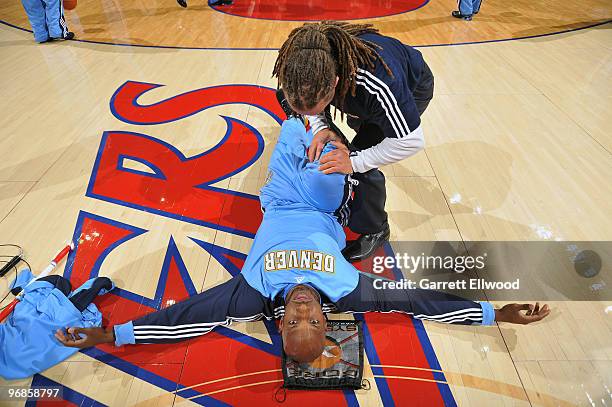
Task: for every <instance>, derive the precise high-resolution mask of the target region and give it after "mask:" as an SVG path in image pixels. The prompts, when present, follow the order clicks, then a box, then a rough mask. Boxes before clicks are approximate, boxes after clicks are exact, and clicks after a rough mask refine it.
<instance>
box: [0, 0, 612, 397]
mask: <svg viewBox="0 0 612 407" xmlns="http://www.w3.org/2000/svg"><path fill="white" fill-rule="evenodd" d="M587 3H588V6H587V5H586V4H587ZM453 5H454V3H453V2H451V1H443V2H434V1H432V2H431V3H430V4H428V5H426V6H425V7H423V8H421V9H419V10H417V11H414V12H411V13H409V14H405V15H398V16H392V17H385V18H381V19H377V20H375V22H376V24H377V25H378V26H380V28H381V29H382V30H383V31H384V32H386V33H388V34H394V35H397V36H399V37H400V38H402V39H403V40H404V41H406V42H409V43H415V44H434V43H446V42H463V41H482V40H491V39H500V38H512V37H520V36H529V35H537V34H543V33H549V32H552V31H560V30H566V29H569V28H577V27H581V26H585V25H590V24H593V23H597V22H600V21H602V20H605V19H606V18H609V17H610V5H611V4H610V2H609V1H600V2H597V1H592V0H589V1H588V2H563V3H562V4H558V3H553V2H544V1H539V2H528V1H516V2H512V5H509V4H508V3H507V2H501V1H495V0H491V1H486V2H485V4H484V5H483V10H482V13H481V14H479V15H478V18H477V19H476V20H475V21H473V22H471V23H465V22H462V21H454V20H452V19H451V18H450V17H448V13H449V12H450V10H452V9H453ZM0 18H1V19H2V20H4V21H7V22H9V23H11V24H14V25H17V26H26V25H27V23H26V20H25V18H24V15H23V10H21V8H20V5H19V3H10V4H9V3H8V2H4V3H3V4H2V5H0ZM69 21H70V24H71V27H72V29H74V30H75V31H76V33H77V35H78V36H79V37H80V38H84V39H90V40H95V41H102V42H109V43H115V42H117V43H133V44H145V45H173V46H183V47H246V48H251V47H264V48H266V47H272V48H274V47H277V46H278V45H279V44H280V42H281V40H282V38H283V35H285V34H286V32H287V31H288V30H289V29H290V27H292V26H295V24H296V23H285V22H280V23H274V22H271V21H265V20H251V19H245V18H241V17H233V16H228V15H226V14H222V13H219V12H216V11H213V10H211V9H209V8H208V7H206V6H204V5H203V4H202V3H201V2H200V3H194V4H192V5H191V6H190V7H189V8H188V9H187V10H183V9H180V8H178V6H176V4H174V2H172V1H170V0H168V1H167V2H164V3H161V2H149V3H147V2H136V1H134V2H127V1H125V2H124V1H122V2H119V1H104V2H93V1H89V0H82V1H81V2H80V3H79V6H78V8H77V9H76V11H75V12H71V13H69ZM178 27H182V28H178ZM272 27H274V29H272ZM611 28H612V27H611V26H610V24H608V25H602V26H598V27H595V28H591V29H586V30H580V31H574V32H570V33H566V34H559V35H554V36H549V37H545V38H535V39H526V40H518V41H510V42H501V43H489V44H473V45H464V46H460V47H434V48H422V49H421V50H422V52H423V54H424V56H425V58H426V59H427V61H428V63H429V65H430V66H431V69H432V71H433V72H434V74H435V76H436V95H435V98H434V100H433V101H432V103H431V105H430V107H429V109H428V110H427V112H426V113H425V115H424V118H423V123H424V129H425V134H426V136H425V137H426V144H427V145H426V149H425V152H422V153H420V154H418V155H416V156H415V157H413V158H411V159H409V160H406V161H405V162H403V163H401V164H396V165H393V166H390V167H387V168H386V169H385V173H386V175H387V178H388V191H389V197H388V210H389V213H390V223H391V229H392V232H393V236H392V238H393V239H395V240H415V241H419V240H423V241H429V240H463V241H471V240H524V241H539V240H559V241H571V240H585V241H610V240H612V217H611V216H610V213H611V206H610V202H612V182H610V180H612V122H611V121H610V117H612V97H611V95H612V76H611V72H612V30H611ZM275 55H276V52H275V51H274V50H190V49H163V48H137V47H117V46H110V45H102V44H91V43H82V42H63V43H59V42H57V43H50V44H43V45H37V44H35V43H34V42H33V40H32V35H31V34H30V33H28V32H24V31H21V30H18V29H15V28H12V27H8V26H6V25H0V75H1V76H2V78H3V80H2V87H0V111H1V112H2V115H0V153H1V154H2V159H1V160H0V240H2V241H3V242H15V243H19V244H21V245H23V246H24V247H25V248H26V254H27V256H28V259H29V261H30V263H31V264H32V266H33V267H34V269H35V270H40V269H41V268H42V267H44V265H45V264H46V263H47V262H48V260H49V258H50V256H51V255H52V253H53V252H54V250H55V249H56V247H57V245H58V242H62V241H64V240H66V239H67V238H68V237H70V236H71V235H72V233H73V231H74V229H75V221H76V219H77V217H78V214H79V212H80V211H86V212H89V213H95V214H97V215H99V216H103V217H105V218H109V219H116V220H119V221H121V222H124V223H127V224H130V225H134V226H137V227H140V228H143V229H147V230H150V231H151V232H150V233H148V234H146V235H143V237H142V239H134V240H130V241H128V242H126V243H125V244H123V245H121V246H120V247H119V248H118V249H117V250H114V251H113V252H112V253H111V254H110V255H109V257H107V258H106V260H105V261H104V263H103V264H102V265H101V269H100V274H101V275H108V276H111V277H112V278H113V279H114V280H115V282H116V283H117V284H118V285H119V286H121V287H122V288H125V289H127V290H130V291H131V292H133V293H136V294H138V295H142V296H145V297H148V298H152V297H153V296H154V294H155V290H156V283H157V281H158V277H159V275H158V274H159V269H160V264H161V263H163V261H164V256H165V253H166V251H165V250H166V247H167V244H168V239H169V236H173V238H174V239H175V241H176V245H177V246H178V248H179V250H180V252H181V254H182V255H183V260H184V262H185V265H186V268H187V270H189V274H190V278H191V280H192V281H193V284H194V286H195V288H196V289H198V290H201V289H205V288H208V287H211V286H214V285H216V284H218V283H219V282H222V281H224V280H226V279H227V278H228V277H229V275H228V274H227V272H226V271H225V269H224V268H223V266H222V265H221V264H220V263H219V261H218V260H217V259H215V258H213V257H212V256H210V255H209V254H208V253H207V252H204V251H202V250H195V249H196V245H195V244H194V243H193V241H192V240H190V238H193V237H195V238H198V239H200V240H204V241H209V242H214V243H215V244H217V245H219V246H222V247H227V248H231V249H232V250H236V251H240V252H246V251H248V248H249V247H250V243H251V239H249V238H247V237H242V236H238V235H236V234H232V233H227V232H225V231H221V230H214V229H210V228H207V227H202V226H197V225H193V224H189V223H184V222H180V221H178V220H174V219H170V218H162V217H159V216H156V215H155V214H152V213H148V212H144V211H138V210H135V209H131V208H126V207H122V206H119V205H115V204H113V203H110V202H103V201H100V200H96V199H92V198H89V197H86V189H87V184H88V181H89V179H90V175H91V172H92V166H93V163H94V162H95V159H96V155H97V153H98V148H99V146H100V140H101V137H102V134H103V132H105V131H111V130H119V131H121V130H125V131H136V132H141V133H146V134H148V135H150V136H153V137H156V138H159V139H161V140H164V141H165V142H168V143H170V144H172V145H174V146H176V147H177V148H178V149H180V150H181V152H182V153H183V154H185V155H186V156H191V155H195V154H199V153H201V152H202V151H204V150H206V149H208V148H211V147H212V146H214V145H215V144H216V143H217V142H218V141H219V140H220V138H221V137H222V136H223V134H224V132H225V126H226V123H225V121H224V120H223V119H222V118H221V117H220V115H226V116H230V117H234V118H237V119H239V120H242V121H245V122H248V123H249V124H250V125H251V126H253V127H254V128H256V129H258V130H259V131H260V132H261V134H262V136H263V138H264V140H265V142H266V146H265V149H264V152H263V155H262V157H261V158H260V160H259V161H258V162H257V163H255V164H254V165H253V166H251V167H250V168H249V169H248V170H246V171H244V172H241V173H238V174H236V175H234V176H232V177H231V178H229V179H226V180H223V181H221V182H219V183H218V184H216V186H219V187H222V188H229V189H232V190H236V191H240V192H245V193H251V194H256V193H257V191H258V189H259V188H260V187H261V185H262V184H263V183H264V180H265V171H264V170H263V169H264V168H265V166H266V164H267V160H268V159H269V156H270V152H271V148H270V146H272V145H273V142H274V141H275V138H276V135H277V132H278V125H277V123H276V122H275V121H274V120H272V119H271V118H270V116H269V115H267V114H265V113H264V112H262V111H261V110H259V109H256V108H253V107H249V106H247V105H226V106H220V107H215V108H211V109H209V110H207V111H205V112H202V113H200V114H198V115H194V116H192V117H190V118H189V119H188V120H181V121H176V122H169V123H164V124H161V125H158V126H134V125H130V124H126V123H123V122H120V121H118V120H117V119H116V118H115V117H114V116H113V114H112V112H111V111H110V109H109V100H110V99H111V97H112V95H113V93H114V92H115V91H116V90H117V88H118V87H119V86H121V85H122V84H123V83H124V82H125V81H128V80H132V81H141V82H149V83H156V84H163V85H165V86H163V87H160V88H158V89H155V90H154V91H152V92H151V94H147V95H146V96H144V97H143V100H142V103H144V104H146V103H153V102H155V101H158V100H162V99H165V98H169V97H172V96H175V95H177V94H179V93H183V92H188V91H191V90H194V89H200V88H203V87H207V86H215V85H225V84H233V83H247V84H257V85H264V86H270V87H274V86H275V82H274V81H273V79H271V78H270V72H271V69H272V65H273V62H274V59H275ZM606 267H607V268H604V269H602V271H601V275H602V276H603V277H602V280H606V279H608V280H606V281H609V276H610V273H611V271H610V268H609V264H608V265H606ZM5 280H6V279H2V280H0V294H1V295H4V293H5V290H6V289H7V288H8V287H7V284H8V282H7V281H5ZM597 282H599V280H597V281H595V282H594V283H597ZM607 289H608V290H609V287H608V288H607ZM1 305H3V304H0V306H1ZM551 305H552V307H553V313H552V315H551V317H550V318H549V319H548V320H547V321H545V322H542V323H539V324H536V325H533V326H526V327H522V326H508V325H504V324H501V325H499V326H496V327H489V328H487V327H481V328H478V327H476V328H475V327H457V326H444V325H435V324H429V323H428V324H426V329H427V333H428V335H429V338H430V340H431V343H432V346H433V350H434V351H435V353H436V355H437V357H438V360H439V361H440V365H441V370H442V371H443V372H444V374H445V378H446V381H447V383H448V385H449V386H450V389H451V391H452V395H453V398H454V400H455V401H456V402H457V404H458V405H459V406H500V405H504V406H573V405H585V406H587V405H588V406H592V405H596V406H600V405H601V406H604V405H609V404H610V402H611V401H610V389H612V308H611V307H612V302H610V301H599V302H564V301H558V302H554V303H552V304H551ZM233 329H235V330H236V331H238V332H241V333H243V334H245V335H249V336H251V337H253V338H258V339H260V340H262V341H269V336H268V334H267V331H266V330H265V329H264V327H263V325H261V324H250V325H246V324H237V325H235V326H234V327H233ZM211 342H212V341H211ZM389 342H390V343H391V342H392V341H391V339H390V340H389ZM203 363H205V362H203ZM371 365H375V363H374V362H372V361H369V360H368V361H367V365H366V370H365V377H367V378H370V379H371V382H372V383H376V382H375V381H374V380H373V379H374V377H375V374H374V373H373V369H374V368H376V366H371ZM203 366H205V365H203ZM249 366H250V367H249V369H250V370H249V371H253V370H257V366H256V364H255V363H254V362H253V363H251V365H249ZM156 368H157V369H159V371H162V370H163V368H165V367H164V366H157V367H156ZM402 368H403V369H406V368H410V367H409V366H408V367H407V366H403V367H400V370H401V369H402ZM168 369H170V367H168ZM177 374H178V373H177ZM237 374H238V373H237ZM44 376H45V377H47V378H49V379H50V380H54V381H56V382H58V383H61V384H63V385H65V386H67V387H69V388H71V389H73V390H74V391H76V392H78V393H80V394H83V395H84V396H86V397H87V398H88V399H91V400H96V401H98V402H99V403H103V404H106V405H111V406H119V405H141V406H148V405H158V406H167V405H172V403H174V405H191V404H193V403H192V402H191V401H188V400H186V399H184V398H181V397H178V396H177V397H175V396H174V395H173V394H172V393H171V392H168V391H166V390H163V389H162V388H161V387H159V386H156V385H153V384H151V383H150V382H149V381H146V380H142V379H140V378H137V377H135V376H134V375H133V374H128V373H126V371H125V370H122V368H121V366H120V365H117V364H115V365H112V364H107V363H103V362H101V361H99V360H96V359H94V358H93V357H91V356H89V355H86V354H80V353H79V354H77V355H75V356H74V357H72V358H70V359H69V360H67V361H66V362H63V363H61V364H59V365H58V366H56V367H54V368H52V369H49V370H48V371H46V372H44ZM410 380H412V381H413V382H414V380H415V378H414V377H412V378H411V377H410V375H409V374H406V375H403V376H399V375H396V376H392V377H391V375H389V377H387V378H386V381H387V383H395V382H402V383H403V382H408V381H410ZM30 383H31V379H25V380H21V381H14V382H8V383H7V382H4V381H0V385H11V386H14V385H29V384H30ZM252 389H253V390H252V391H253V395H254V396H260V395H261V394H259V393H258V392H257V387H253V388H252ZM355 397H356V402H357V403H359V404H360V405H362V406H378V405H381V404H382V398H381V396H380V391H379V389H377V388H376V387H374V389H373V390H372V391H368V392H366V391H358V392H356V396H355ZM267 399H268V400H270V401H269V402H270V404H272V397H271V396H270V397H268V398H267ZM413 401H414V400H413ZM2 403H3V402H0V404H2ZM22 404H23V403H14V404H12V405H22ZM415 404H416V405H419V403H418V402H415ZM2 405H5V404H2ZM7 405H8V404H7ZM83 405H86V403H85V404H83ZM397 405H401V404H397ZM404 405H405V404H404ZM420 405H425V404H420Z"/></svg>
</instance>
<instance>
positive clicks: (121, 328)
mask: <svg viewBox="0 0 612 407" xmlns="http://www.w3.org/2000/svg"><path fill="white" fill-rule="evenodd" d="M113 329H114V331H115V346H121V345H132V344H134V343H136V340H135V339H134V324H133V323H132V321H129V322H126V323H125V324H121V325H115V326H114V328H113Z"/></svg>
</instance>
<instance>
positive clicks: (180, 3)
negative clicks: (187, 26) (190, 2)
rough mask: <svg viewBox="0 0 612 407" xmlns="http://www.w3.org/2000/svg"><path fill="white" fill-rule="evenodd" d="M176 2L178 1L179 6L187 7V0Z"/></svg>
mask: <svg viewBox="0 0 612 407" xmlns="http://www.w3.org/2000/svg"><path fill="white" fill-rule="evenodd" d="M176 2H177V3H178V5H179V6H181V7H183V8H187V1H186V0H176Z"/></svg>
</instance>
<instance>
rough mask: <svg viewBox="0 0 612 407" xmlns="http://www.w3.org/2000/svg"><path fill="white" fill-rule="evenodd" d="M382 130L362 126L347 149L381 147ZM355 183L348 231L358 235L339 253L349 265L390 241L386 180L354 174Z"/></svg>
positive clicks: (374, 174)
mask: <svg viewBox="0 0 612 407" xmlns="http://www.w3.org/2000/svg"><path fill="white" fill-rule="evenodd" d="M383 138H384V135H383V132H382V130H381V129H380V128H379V127H378V126H376V125H373V124H371V123H361V126H360V127H359V129H358V130H357V134H356V135H355V137H354V138H353V141H352V143H351V145H350V149H351V151H360V150H365V149H367V148H370V147H372V146H375V145H377V144H378V143H380V142H381V141H382V140H383ZM352 177H353V179H354V180H356V181H357V182H358V183H357V185H354V193H355V196H354V199H353V200H352V201H351V203H350V218H349V223H348V227H349V228H350V229H351V230H352V231H353V232H355V233H359V234H361V236H360V237H359V239H357V240H355V241H353V242H350V243H349V244H348V245H347V247H346V248H345V249H344V250H343V251H342V254H343V255H344V257H345V258H346V259H347V260H348V261H357V260H361V259H364V258H366V257H369V256H370V255H372V253H374V251H375V250H376V249H377V248H378V247H380V245H382V244H383V243H384V242H386V241H388V240H389V235H390V231H389V223H388V216H387V212H386V211H385V203H386V200H387V190H386V187H385V176H384V175H383V173H382V172H381V171H380V170H379V169H377V168H374V169H371V170H370V171H367V172H364V173H355V174H353V176H352Z"/></svg>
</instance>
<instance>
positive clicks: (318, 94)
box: [272, 21, 393, 111]
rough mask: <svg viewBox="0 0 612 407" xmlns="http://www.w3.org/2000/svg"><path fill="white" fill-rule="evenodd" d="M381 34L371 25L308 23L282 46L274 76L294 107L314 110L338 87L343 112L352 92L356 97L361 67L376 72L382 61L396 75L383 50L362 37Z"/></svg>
mask: <svg viewBox="0 0 612 407" xmlns="http://www.w3.org/2000/svg"><path fill="white" fill-rule="evenodd" d="M368 33H378V30H377V29H375V28H374V27H373V26H372V25H371V24H349V23H346V22H341V21H321V22H318V23H307V24H304V25H303V26H301V27H298V28H296V29H294V30H293V31H291V34H289V38H287V40H286V41H285V43H284V44H283V46H282V47H281V49H280V51H279V53H278V57H277V58H276V62H275V64H274V70H273V71H272V75H273V76H276V77H278V82H279V85H280V87H281V88H282V89H283V91H284V93H285V97H286V98H287V100H288V101H289V103H290V104H291V105H292V106H295V107H296V108H298V109H310V108H312V107H314V106H315V105H316V104H317V103H319V102H320V101H321V100H322V99H323V98H324V97H325V96H328V95H330V93H331V91H332V89H333V88H334V85H335V79H336V76H337V77H338V85H337V86H336V92H335V95H334V99H333V104H334V106H336V108H337V109H339V110H340V111H342V108H343V106H344V99H345V97H346V94H347V93H348V92H351V95H353V96H355V92H356V73H357V69H358V68H362V69H367V70H369V71H372V70H374V64H375V63H376V60H379V61H380V63H381V64H382V65H383V67H384V68H385V70H386V71H387V73H388V74H389V75H390V76H393V73H392V72H391V70H390V69H389V67H388V66H387V64H386V63H385V61H383V60H382V58H381V57H380V55H379V54H378V50H379V49H380V47H379V46H378V45H377V44H374V43H372V42H370V41H366V40H363V39H360V38H358V37H357V36H358V35H361V34H368Z"/></svg>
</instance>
